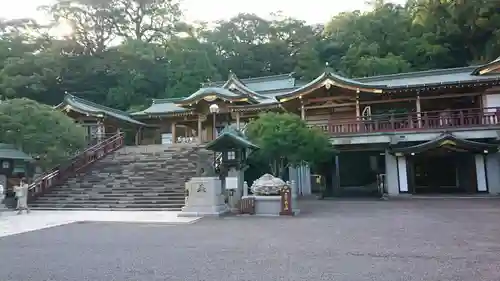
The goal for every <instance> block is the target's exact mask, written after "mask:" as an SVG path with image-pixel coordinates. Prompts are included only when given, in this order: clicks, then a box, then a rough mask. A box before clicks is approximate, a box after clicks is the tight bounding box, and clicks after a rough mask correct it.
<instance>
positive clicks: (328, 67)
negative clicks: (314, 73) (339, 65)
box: [324, 61, 333, 73]
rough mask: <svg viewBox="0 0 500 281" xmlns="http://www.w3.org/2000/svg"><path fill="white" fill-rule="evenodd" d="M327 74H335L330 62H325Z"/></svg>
mask: <svg viewBox="0 0 500 281" xmlns="http://www.w3.org/2000/svg"><path fill="white" fill-rule="evenodd" d="M324 72H325V73H333V68H331V67H330V63H329V62H327V61H326V62H325V71H324Z"/></svg>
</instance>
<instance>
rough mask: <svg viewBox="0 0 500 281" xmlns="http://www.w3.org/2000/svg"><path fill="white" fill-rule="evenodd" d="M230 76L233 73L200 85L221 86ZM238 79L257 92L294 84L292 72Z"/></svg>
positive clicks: (291, 86) (280, 88) (283, 87)
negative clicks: (225, 77)
mask: <svg viewBox="0 0 500 281" xmlns="http://www.w3.org/2000/svg"><path fill="white" fill-rule="evenodd" d="M232 76H235V75H234V74H233V73H231V74H229V79H228V80H226V81H217V82H208V83H203V84H202V85H203V87H223V86H224V85H225V84H227V83H228V82H229V80H230V79H231V77H232ZM238 80H239V81H240V82H241V83H243V84H244V85H245V86H246V87H247V88H248V89H250V90H252V91H254V92H257V93H261V92H265V91H275V90H282V89H288V88H293V87H294V86H295V78H294V77H293V73H288V74H279V75H272V76H262V77H253V78H244V79H238Z"/></svg>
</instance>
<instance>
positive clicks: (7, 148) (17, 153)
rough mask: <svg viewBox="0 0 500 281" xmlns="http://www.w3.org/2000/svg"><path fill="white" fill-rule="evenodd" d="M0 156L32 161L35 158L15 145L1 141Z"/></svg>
mask: <svg viewBox="0 0 500 281" xmlns="http://www.w3.org/2000/svg"><path fill="white" fill-rule="evenodd" d="M0 158H3V159H13V160H24V161H31V160H33V158H32V157H31V156H29V155H28V154H26V153H24V152H22V151H21V150H18V149H16V148H15V146H14V145H10V144H5V143H0Z"/></svg>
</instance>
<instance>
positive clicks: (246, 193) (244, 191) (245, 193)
mask: <svg viewBox="0 0 500 281" xmlns="http://www.w3.org/2000/svg"><path fill="white" fill-rule="evenodd" d="M243 196H248V183H247V182H246V181H244V182H243Z"/></svg>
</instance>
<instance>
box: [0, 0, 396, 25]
mask: <svg viewBox="0 0 500 281" xmlns="http://www.w3.org/2000/svg"><path fill="white" fill-rule="evenodd" d="M4 1H7V0H4ZM52 2H53V0H10V1H8V4H6V5H2V8H1V9H0V18H26V17H33V18H36V19H38V20H41V19H44V15H43V14H41V13H40V12H38V11H37V7H38V6H41V5H48V4H51V3H52ZM365 2H366V0H307V1H290V0H183V4H182V9H183V10H184V13H185V17H186V20H188V21H195V20H201V21H208V22H211V21H215V20H218V19H228V18H231V17H232V16H234V15H237V14H238V13H241V12H246V13H254V14H257V15H259V16H261V17H266V16H268V15H269V14H270V13H272V12H276V11H281V12H282V13H283V15H286V16H290V17H293V18H297V19H301V20H305V21H306V22H308V23H324V22H326V21H328V20H329V19H330V18H331V17H332V16H333V15H335V14H338V13H339V12H342V11H350V10H351V11H352V10H357V9H359V10H364V9H366V8H367V6H366V4H365ZM392 2H396V3H404V2H405V0H393V1H392ZM214 3H217V4H214Z"/></svg>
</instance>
